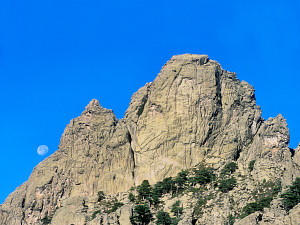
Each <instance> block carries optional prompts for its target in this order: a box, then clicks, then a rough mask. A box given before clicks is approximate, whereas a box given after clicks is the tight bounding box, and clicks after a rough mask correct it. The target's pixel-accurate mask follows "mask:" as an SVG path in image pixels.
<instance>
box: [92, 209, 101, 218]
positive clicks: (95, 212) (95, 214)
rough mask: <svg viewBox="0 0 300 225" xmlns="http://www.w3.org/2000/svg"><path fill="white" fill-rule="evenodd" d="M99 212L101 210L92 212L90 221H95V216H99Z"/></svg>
mask: <svg viewBox="0 0 300 225" xmlns="http://www.w3.org/2000/svg"><path fill="white" fill-rule="evenodd" d="M100 212H101V210H96V211H94V212H93V214H92V216H91V220H93V219H95V218H96V216H97V214H99V213H100Z"/></svg>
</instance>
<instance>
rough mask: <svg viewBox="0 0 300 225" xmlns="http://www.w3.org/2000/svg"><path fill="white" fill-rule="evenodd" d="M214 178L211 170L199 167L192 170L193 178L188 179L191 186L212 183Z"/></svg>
mask: <svg viewBox="0 0 300 225" xmlns="http://www.w3.org/2000/svg"><path fill="white" fill-rule="evenodd" d="M215 178H216V175H215V174H214V173H213V169H211V168H206V167H201V168H199V169H195V170H194V176H191V177H190V178H189V182H190V183H191V184H192V185H195V184H207V183H210V182H211V181H213V180H214V179H215Z"/></svg>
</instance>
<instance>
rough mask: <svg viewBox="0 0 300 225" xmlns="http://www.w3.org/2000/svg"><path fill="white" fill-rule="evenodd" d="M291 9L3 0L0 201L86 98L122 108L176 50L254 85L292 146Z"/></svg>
mask: <svg viewBox="0 0 300 225" xmlns="http://www.w3.org/2000/svg"><path fill="white" fill-rule="evenodd" d="M299 12H300V1H299V0H286V1H282V0H281V1H276V0H272V1H271V0H265V1H257V0H254V1H253V0H252V1H230V0H228V1H222V0H219V1H217V0H211V1H207V0H206V1H201V0H195V1H191V0H184V1H183V0H182V1H178V0H172V1H164V0H159V1H157V0H151V1H148V0H144V1H140V0H135V1H134V0H128V1H101V0H59V1H58V0H43V1H41V0H1V1H0V76H1V80H0V100H1V102H0V132H1V133H0V167H1V168H0V203H1V202H3V201H4V199H5V198H6V197H7V195H8V194H9V193H11V192H12V191H14V190H15V188H16V187H17V186H19V185H20V184H22V183H23V182H24V181H26V180H27V179H28V176H29V175H30V173H31V171H32V169H33V168H34V167H35V166H36V165H37V164H38V163H39V162H40V161H41V160H43V159H44V158H45V157H47V156H49V154H52V153H53V152H54V151H55V150H57V146H58V144H59V140H60V136H61V135H62V133H63V131H64V128H65V126H66V125H67V124H68V123H69V121H70V120H71V119H72V118H74V117H77V116H79V115H80V113H81V112H82V111H83V110H84V107H85V106H86V105H87V104H88V103H89V101H90V100H91V99H93V98H96V99H98V100H99V101H100V103H101V105H102V106H104V107H105V108H109V109H113V110H114V112H115V114H116V115H117V117H118V118H122V117H123V115H124V112H125V110H126V109H127V107H128V104H129V102H130V97H131V95H132V94H133V93H134V92H135V91H137V89H138V88H139V87H141V86H143V85H144V84H145V83H146V82H150V81H152V80H153V79H154V78H155V77H156V75H157V73H158V72H159V71H160V69H161V67H162V66H163V64H164V63H165V62H166V61H167V60H169V59H170V58H171V56H172V55H175V54H183V53H195V54H208V55H209V56H210V58H211V59H214V60H217V61H218V62H220V63H221V65H222V67H223V68H224V69H226V70H229V71H234V72H236V73H237V75H238V78H239V79H241V80H245V81H247V82H249V83H250V84H251V85H253V86H254V88H255V90H256V97H257V103H258V104H259V105H261V108H262V110H263V117H264V118H266V119H267V118H269V117H274V116H276V115H277V114H278V113H281V114H282V115H283V116H284V117H285V118H286V119H287V122H288V124H289V128H290V133H291V143H290V146H291V147H293V148H296V146H297V145H298V143H299V141H300V116H299V115H298V114H299V112H300V100H299V97H300V96H299V83H300V70H299V64H300V43H299V42H300V41H299V37H300V14H299ZM42 144H43V145H47V146H48V147H49V153H48V154H47V155H45V156H39V155H38V154H37V153H36V149H37V147H38V146H39V145H42Z"/></svg>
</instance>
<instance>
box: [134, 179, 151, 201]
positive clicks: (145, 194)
mask: <svg viewBox="0 0 300 225" xmlns="http://www.w3.org/2000/svg"><path fill="white" fill-rule="evenodd" d="M137 192H138V193H139V196H140V197H141V198H142V199H143V200H145V199H147V198H149V197H150V195H151V186H150V184H149V181H148V180H144V181H143V182H142V184H141V185H139V186H138V187H137Z"/></svg>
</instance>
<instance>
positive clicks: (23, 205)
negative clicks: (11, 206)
mask: <svg viewBox="0 0 300 225" xmlns="http://www.w3.org/2000/svg"><path fill="white" fill-rule="evenodd" d="M24 207H25V197H24V198H23V200H22V208H24Z"/></svg>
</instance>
